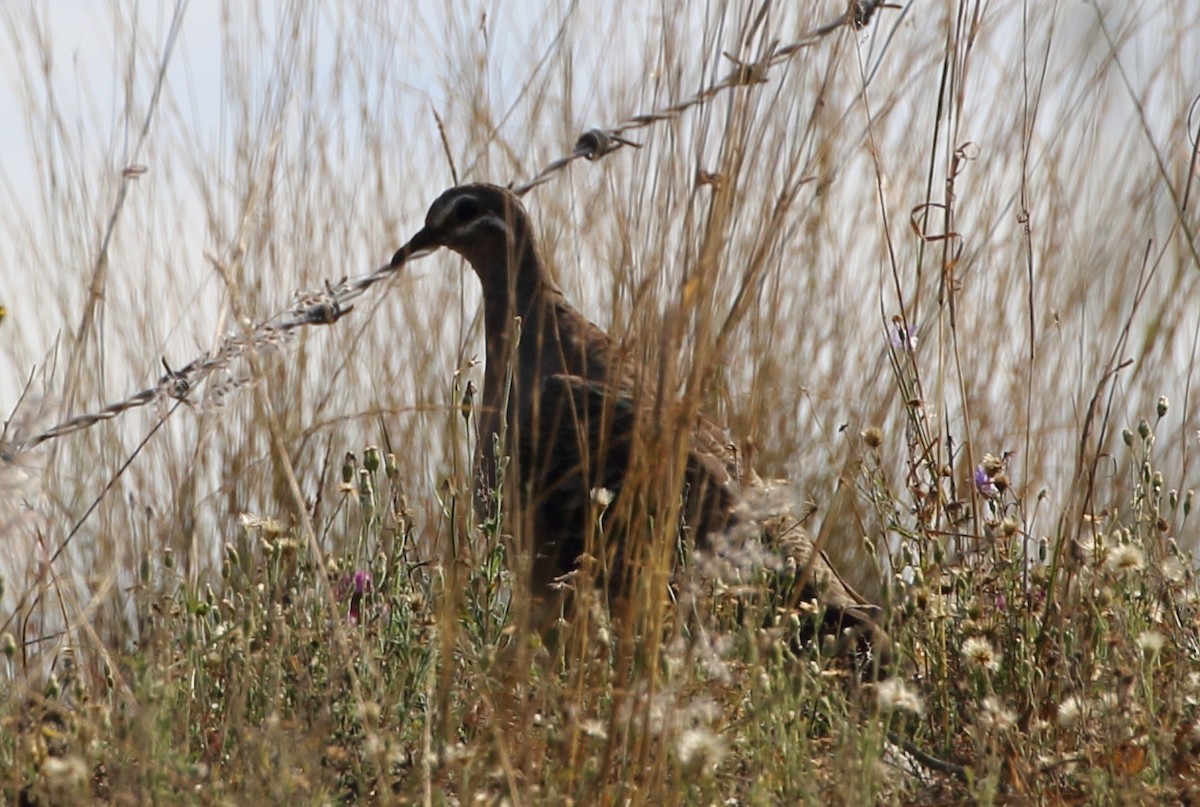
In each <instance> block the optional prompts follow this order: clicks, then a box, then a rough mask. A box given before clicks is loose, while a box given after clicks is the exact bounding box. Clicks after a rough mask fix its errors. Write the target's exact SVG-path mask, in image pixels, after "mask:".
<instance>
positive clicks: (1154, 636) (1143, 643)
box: [1136, 630, 1167, 656]
mask: <svg viewBox="0 0 1200 807" xmlns="http://www.w3.org/2000/svg"><path fill="white" fill-rule="evenodd" d="M1136 641H1137V646H1138V647H1140V648H1141V649H1142V652H1143V653H1145V654H1146V655H1147V656H1157V655H1158V653H1159V651H1160V650H1162V649H1163V645H1165V644H1166V643H1167V637H1166V636H1163V635H1162V634H1161V633H1159V632H1158V631H1156V630H1144V631H1142V632H1141V633H1139V634H1138V637H1137V639H1136Z"/></svg>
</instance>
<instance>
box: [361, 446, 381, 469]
mask: <svg viewBox="0 0 1200 807" xmlns="http://www.w3.org/2000/svg"><path fill="white" fill-rule="evenodd" d="M380 459H381V458H380V456H379V447H378V446H367V448H366V450H365V451H363V467H364V468H366V469H367V470H368V471H370V472H371V473H375V472H376V471H378V470H379V463H380Z"/></svg>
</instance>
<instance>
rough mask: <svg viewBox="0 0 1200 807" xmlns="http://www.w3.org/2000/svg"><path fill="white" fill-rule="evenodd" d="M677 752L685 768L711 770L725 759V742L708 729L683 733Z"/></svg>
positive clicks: (689, 730) (688, 730)
mask: <svg viewBox="0 0 1200 807" xmlns="http://www.w3.org/2000/svg"><path fill="white" fill-rule="evenodd" d="M675 750H676V753H678V754H679V761H680V762H681V763H682V764H683V766H684V767H685V768H693V769H696V768H699V769H702V770H711V769H713V768H715V767H717V766H718V765H720V764H721V760H722V759H724V758H725V743H724V741H722V740H721V738H720V737H718V736H717V735H715V734H713V733H712V732H711V731H709V730H708V729H706V728H693V729H687V730H686V731H683V732H681V733H680V735H679V743H678V745H677V746H676V749H675Z"/></svg>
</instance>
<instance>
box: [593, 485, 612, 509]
mask: <svg viewBox="0 0 1200 807" xmlns="http://www.w3.org/2000/svg"><path fill="white" fill-rule="evenodd" d="M591 494H592V502H593V503H594V504H595V505H596V506H597V507H599V508H600V509H601V510H603V509H604V508H606V507H608V506H609V505H610V504H612V500H613V492H612V491H611V490H609V489H608V488H592V491H591Z"/></svg>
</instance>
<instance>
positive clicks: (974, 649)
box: [962, 636, 1000, 672]
mask: <svg viewBox="0 0 1200 807" xmlns="http://www.w3.org/2000/svg"><path fill="white" fill-rule="evenodd" d="M962 654H963V658H965V659H966V660H967V663H969V664H972V665H974V666H976V667H980V668H982V669H984V670H987V671H988V672H995V671H996V670H998V669H1000V655H999V654H998V653H997V652H996V648H994V647H992V643H991V642H989V641H988V640H987V639H985V638H983V637H982V636H972V637H971V638H969V639H967V640H966V641H965V642H963V646H962Z"/></svg>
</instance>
